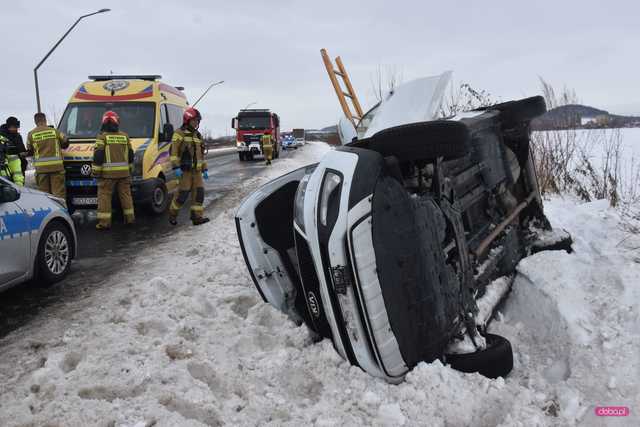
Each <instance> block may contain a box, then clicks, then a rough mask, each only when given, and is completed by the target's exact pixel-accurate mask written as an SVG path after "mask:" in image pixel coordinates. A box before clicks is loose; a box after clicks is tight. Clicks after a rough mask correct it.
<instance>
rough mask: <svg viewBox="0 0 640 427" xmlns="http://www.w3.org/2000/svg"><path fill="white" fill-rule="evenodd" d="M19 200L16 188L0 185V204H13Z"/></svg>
mask: <svg viewBox="0 0 640 427" xmlns="http://www.w3.org/2000/svg"><path fill="white" fill-rule="evenodd" d="M19 198H20V192H19V191H18V190H17V189H16V188H14V187H12V186H10V185H4V184H0V203H9V202H15V201H16V200H18V199H19Z"/></svg>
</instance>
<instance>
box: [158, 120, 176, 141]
mask: <svg viewBox="0 0 640 427" xmlns="http://www.w3.org/2000/svg"><path fill="white" fill-rule="evenodd" d="M172 138H173V125H172V124H171V123H165V124H164V126H163V127H162V135H161V138H160V140H162V141H171V139H172Z"/></svg>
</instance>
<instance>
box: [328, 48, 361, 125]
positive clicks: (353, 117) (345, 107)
mask: <svg viewBox="0 0 640 427" xmlns="http://www.w3.org/2000/svg"><path fill="white" fill-rule="evenodd" d="M320 54H321V55H322V61H323V62H324V66H325V67H326V68H327V73H328V74H329V79H330V80H331V84H333V89H334V90H335V91H336V95H337V96H338V101H340V106H341V107H342V111H344V115H345V116H347V118H348V119H349V121H351V123H352V124H353V127H354V128H355V127H357V126H358V122H359V121H360V119H362V115H363V113H362V108H361V107H360V102H359V101H358V98H357V97H356V93H355V91H354V90H353V86H352V85H351V80H349V75H348V74H347V70H345V68H344V65H343V64H342V60H341V59H340V57H339V56H338V57H336V65H337V66H338V70H337V71H336V69H335V68H334V66H333V63H332V62H331V59H330V58H329V55H328V54H327V50H326V49H320ZM338 77H340V78H341V79H342V82H343V83H344V87H345V88H346V92H345V91H344V90H343V89H342V85H340V82H339V81H338ZM347 98H349V99H350V100H351V105H352V106H353V108H354V109H355V113H353V112H351V108H350V107H349V103H348V102H347Z"/></svg>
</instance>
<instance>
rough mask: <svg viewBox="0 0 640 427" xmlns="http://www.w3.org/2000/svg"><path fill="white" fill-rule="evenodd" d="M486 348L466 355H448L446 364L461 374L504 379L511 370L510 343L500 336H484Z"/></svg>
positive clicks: (511, 355) (511, 353)
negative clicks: (475, 373)
mask: <svg viewBox="0 0 640 427" xmlns="http://www.w3.org/2000/svg"><path fill="white" fill-rule="evenodd" d="M485 339H486V340H487V348H485V349H484V350H480V351H476V352H475V353H467V354H449V355H447V356H446V362H447V363H449V364H450V365H451V367H452V368H453V369H456V370H458V371H461V372H477V373H479V374H481V375H484V376H485V377H487V378H498V377H506V376H507V375H508V374H509V372H511V370H512V369H513V351H512V349H511V343H510V342H509V340H507V339H506V338H504V337H502V336H500V335H494V334H486V335H485Z"/></svg>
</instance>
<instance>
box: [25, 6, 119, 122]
mask: <svg viewBox="0 0 640 427" xmlns="http://www.w3.org/2000/svg"><path fill="white" fill-rule="evenodd" d="M110 10H111V9H100V10H99V11H97V12H93V13H89V14H87V15H82V16H81V17H80V18H78V19H77V20H76V22H74V23H73V25H72V26H71V27H70V28H69V29H68V30H67V32H66V33H64V35H63V36H62V37H60V40H58V42H57V43H56V44H55V45H53V47H52V48H51V50H50V51H49V52H47V54H46V55H45V56H44V58H42V61H40V62H38V65H36V68H34V69H33V78H34V80H35V83H36V102H37V103H38V113H41V112H42V109H41V108H40V88H39V87H38V68H40V66H41V65H42V64H44V61H46V60H47V58H49V56H51V54H52V53H53V51H54V50H56V48H57V47H58V46H59V45H60V43H62V40H64V39H65V38H66V37H67V36H68V35H69V33H70V32H71V30H73V29H74V28H75V27H76V25H78V22H80V21H81V20H82V19H84V18H87V17H89V16H93V15H97V14H98V13H104V12H109V11H110Z"/></svg>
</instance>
